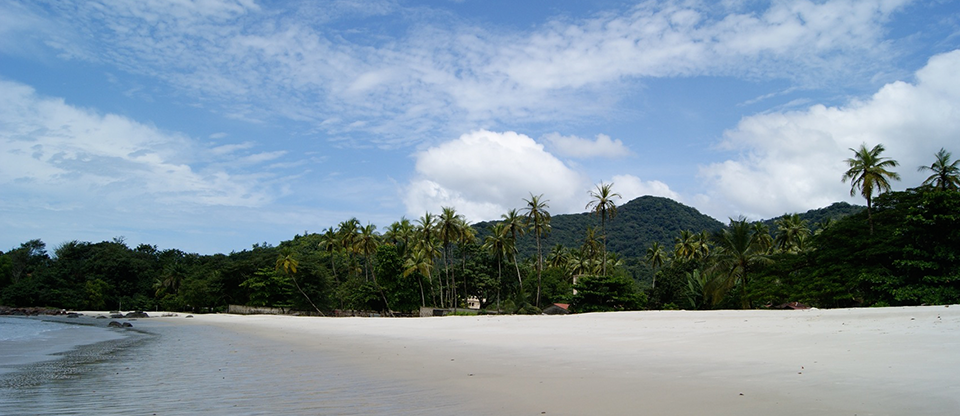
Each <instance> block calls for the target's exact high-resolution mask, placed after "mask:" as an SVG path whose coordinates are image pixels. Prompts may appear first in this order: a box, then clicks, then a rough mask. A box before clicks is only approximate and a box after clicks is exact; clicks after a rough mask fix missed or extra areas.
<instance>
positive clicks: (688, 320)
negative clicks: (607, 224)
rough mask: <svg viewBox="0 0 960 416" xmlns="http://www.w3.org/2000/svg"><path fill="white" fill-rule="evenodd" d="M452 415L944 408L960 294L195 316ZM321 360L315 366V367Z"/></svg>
mask: <svg viewBox="0 0 960 416" xmlns="http://www.w3.org/2000/svg"><path fill="white" fill-rule="evenodd" d="M183 318H184V314H180V315H179V316H178V317H176V318H161V319H163V320H176V321H177V322H180V323H183V324H188V323H189V324H190V325H215V326H217V327H220V328H224V329H228V330H231V331H236V332H238V333H241V334H249V335H250V336H256V337H260V338H261V339H268V340H272V341H273V342H276V343H277V344H278V345H281V346H285V347H284V348H287V347H289V349H290V351H291V352H295V354H294V355H292V356H291V358H290V359H296V360H302V362H303V363H304V365H310V362H311V361H310V358H309V357H310V356H311V355H315V354H323V355H324V356H325V357H335V358H336V359H337V360H342V362H344V363H347V364H350V365H354V366H355V367H356V368H357V371H359V372H367V373H369V374H374V375H376V376H377V377H378V378H380V379H386V380H394V381H395V382H396V383H398V384H406V385H415V386H418V387H424V386H426V387H427V388H429V389H431V390H434V389H435V390H436V391H438V392H442V393H444V394H447V395H450V396H451V397H455V398H456V399H457V400H458V401H462V403H463V412H462V414H468V415H469V414H491V415H492V414H501V415H540V414H546V415H637V414H650V415H811V414H813V415H861V416H862V415H958V414H960V306H956V305H955V306H948V307H945V306H926V307H909V308H875V309H835V310H816V309H814V310H800V311H792V310H789V311H766V310H762V311H761V310H751V311H644V312H623V313H604V314H583V315H568V316H477V317H464V316H456V317H443V318H397V319H392V318H312V317H291V316H263V315H258V316H236V315H196V317H195V318H194V319H183ZM318 371H322V369H318Z"/></svg>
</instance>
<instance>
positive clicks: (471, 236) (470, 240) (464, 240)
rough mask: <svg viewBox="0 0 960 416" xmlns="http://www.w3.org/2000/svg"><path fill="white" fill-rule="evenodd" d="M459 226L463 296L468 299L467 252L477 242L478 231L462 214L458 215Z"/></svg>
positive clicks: (458, 240) (458, 244)
mask: <svg viewBox="0 0 960 416" xmlns="http://www.w3.org/2000/svg"><path fill="white" fill-rule="evenodd" d="M457 227H458V228H460V238H459V239H457V246H459V247H460V255H461V257H460V260H461V263H460V266H461V269H460V271H461V272H462V276H463V279H461V280H462V281H463V298H464V300H466V299H467V298H468V297H469V296H470V295H469V293H470V292H469V291H468V290H467V289H468V288H467V253H468V252H469V250H467V247H469V246H470V245H471V244H474V243H476V241H477V231H476V230H474V229H473V227H472V226H470V224H469V223H467V219H466V218H464V217H463V216H462V215H461V216H459V217H458V220H457Z"/></svg>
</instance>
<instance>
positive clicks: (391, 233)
mask: <svg viewBox="0 0 960 416" xmlns="http://www.w3.org/2000/svg"><path fill="white" fill-rule="evenodd" d="M413 231H414V230H413V223H411V222H410V220H408V219H407V218H406V217H400V221H395V222H394V223H393V224H390V226H389V227H387V229H386V231H384V233H383V238H384V239H386V240H387V241H389V242H390V243H391V244H393V245H394V246H395V247H397V254H399V255H400V257H406V255H407V250H408V249H409V248H410V245H411V244H410V241H411V240H412V239H413V236H414V232H413Z"/></svg>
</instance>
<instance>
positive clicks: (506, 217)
mask: <svg viewBox="0 0 960 416" xmlns="http://www.w3.org/2000/svg"><path fill="white" fill-rule="evenodd" d="M500 218H501V219H502V223H503V225H504V227H506V231H507V233H508V234H510V236H511V237H512V240H513V244H512V245H513V264H514V266H516V268H517V281H518V282H520V287H521V288H522V287H523V278H522V277H520V264H519V263H518V262H517V254H519V251H518V250H517V238H518V237H521V236H523V234H524V233H526V232H527V228H526V225H525V224H524V223H525V221H524V219H523V217H522V216H521V215H520V213H519V212H517V210H516V209H511V210H510V211H507V213H506V214H503V215H501V216H500Z"/></svg>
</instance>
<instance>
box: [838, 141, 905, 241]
mask: <svg viewBox="0 0 960 416" xmlns="http://www.w3.org/2000/svg"><path fill="white" fill-rule="evenodd" d="M850 150H851V151H853V154H854V155H853V157H852V158H850V159H847V165H848V166H850V169H848V170H847V171H846V173H844V174H843V178H842V179H841V181H842V182H846V181H847V179H850V196H854V195H856V193H857V189H859V190H860V195H863V197H864V198H865V199H866V200H867V222H869V223H870V234H873V214H872V213H871V210H872V205H871V203H872V199H873V191H874V190H877V191H878V193H879V192H885V191H889V190H890V179H895V180H900V175H898V174H897V173H896V172H892V171H890V170H888V169H889V168H892V167H895V166H898V165H899V163H897V161H896V160H893V159H890V158H886V157H880V153H883V151H884V148H883V145H882V144H878V145H876V146H874V147H873V149H870V150H867V145H866V144H861V145H860V149H857V150H854V149H852V148H851V149H850Z"/></svg>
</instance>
